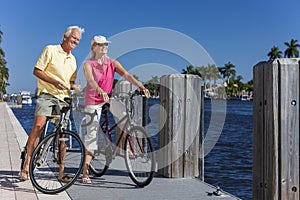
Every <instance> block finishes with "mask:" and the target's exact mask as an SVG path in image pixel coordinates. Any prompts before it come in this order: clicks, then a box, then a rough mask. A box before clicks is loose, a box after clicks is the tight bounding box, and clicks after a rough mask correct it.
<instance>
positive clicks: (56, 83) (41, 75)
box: [33, 67, 69, 90]
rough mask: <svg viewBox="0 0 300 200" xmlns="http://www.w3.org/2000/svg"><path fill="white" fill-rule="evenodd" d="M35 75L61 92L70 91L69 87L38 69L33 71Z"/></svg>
mask: <svg viewBox="0 0 300 200" xmlns="http://www.w3.org/2000/svg"><path fill="white" fill-rule="evenodd" d="M33 74H34V75H35V76H36V77H38V78H39V79H41V80H43V81H46V82H48V83H50V84H52V85H54V86H55V87H56V88H57V89H59V90H69V88H68V87H67V86H65V84H63V83H61V82H60V81H58V80H55V79H54V78H51V77H49V76H48V75H47V74H46V73H45V72H44V71H42V70H40V69H38V68H36V67H35V68H34V70H33Z"/></svg>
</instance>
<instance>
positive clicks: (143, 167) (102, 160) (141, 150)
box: [89, 90, 155, 187]
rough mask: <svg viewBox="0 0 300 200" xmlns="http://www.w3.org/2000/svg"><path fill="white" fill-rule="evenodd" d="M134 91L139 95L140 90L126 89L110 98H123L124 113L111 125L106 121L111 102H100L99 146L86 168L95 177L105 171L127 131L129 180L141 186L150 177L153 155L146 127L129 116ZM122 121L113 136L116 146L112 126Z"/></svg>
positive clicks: (153, 161) (132, 109)
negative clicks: (117, 134)
mask: <svg viewBox="0 0 300 200" xmlns="http://www.w3.org/2000/svg"><path fill="white" fill-rule="evenodd" d="M137 95H141V92H140V91H138V90H135V91H134V92H129V93H128V95H127V96H121V97H112V98H110V99H115V100H120V101H123V102H125V108H126V115H125V116H124V117H122V118H121V119H119V120H118V121H117V122H115V123H114V124H113V125H110V124H109V117H108V110H109V106H110V104H109V103H105V104H104V105H103V106H102V113H101V119H102V121H100V123H99V126H100V128H98V133H97V136H98V139H97V140H98V149H97V150H96V151H95V152H94V154H93V159H92V161H91V164H90V166H89V169H90V171H91V172H92V173H93V175H94V176H96V177H100V176H102V175H104V174H105V173H106V171H107V170H108V168H109V165H110V164H111V162H112V160H113V159H114V158H115V157H116V155H117V151H118V147H119V145H120V142H121V139H122V138H123V137H124V134H126V139H125V144H124V147H123V150H124V152H125V155H124V159H125V164H126V168H127V170H128V173H129V176H130V178H131V179H132V181H133V182H134V183H135V184H136V185H138V186H139V187H144V186H146V185H148V184H149V183H150V182H151V181H152V179H153V175H154V171H155V155H154V148H153V145H152V142H151V139H150V138H149V137H148V135H147V133H146V131H145V129H144V128H143V127H141V126H136V125H135V124H134V122H133V120H132V118H133V115H134V97H135V96H137ZM94 115H95V113H94ZM124 122H125V123H124ZM122 123H123V125H122V126H123V128H122V130H121V133H120V136H119V137H118V139H117V140H116V141H117V142H116V144H115V146H113V143H112V135H111V133H112V130H114V129H116V127H118V126H119V125H120V124H122Z"/></svg>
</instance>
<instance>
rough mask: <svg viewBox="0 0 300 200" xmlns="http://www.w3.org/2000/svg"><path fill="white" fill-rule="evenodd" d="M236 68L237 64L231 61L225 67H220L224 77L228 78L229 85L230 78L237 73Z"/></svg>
mask: <svg viewBox="0 0 300 200" xmlns="http://www.w3.org/2000/svg"><path fill="white" fill-rule="evenodd" d="M234 68H235V65H234V64H232V63H231V62H228V63H226V64H225V66H224V67H219V71H220V73H221V75H222V76H223V78H226V82H227V85H229V79H230V78H231V77H234V76H235V74H236V71H235V69H234Z"/></svg>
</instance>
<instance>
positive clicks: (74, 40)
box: [64, 29, 80, 50]
mask: <svg viewBox="0 0 300 200" xmlns="http://www.w3.org/2000/svg"><path fill="white" fill-rule="evenodd" d="M79 41H80V33H79V31H78V30H76V29H73V30H72V32H71V34H70V35H69V37H65V39H64V42H65V43H66V44H67V46H68V47H69V49H70V50H73V49H75V47H77V45H78V44H79Z"/></svg>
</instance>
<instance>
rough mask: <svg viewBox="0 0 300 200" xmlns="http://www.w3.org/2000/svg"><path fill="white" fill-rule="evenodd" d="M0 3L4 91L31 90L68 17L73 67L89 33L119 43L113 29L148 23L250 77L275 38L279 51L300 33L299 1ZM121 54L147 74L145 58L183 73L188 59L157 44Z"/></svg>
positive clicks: (121, 58) (81, 57) (86, 49)
mask: <svg viewBox="0 0 300 200" xmlns="http://www.w3.org/2000/svg"><path fill="white" fill-rule="evenodd" d="M0 2H1V4H0V5H1V9H0V26H1V30H2V32H3V41H2V43H1V48H2V49H3V50H4V52H5V59H6V60H7V67H8V68H9V73H10V78H9V83H10V84H11V86H9V87H8V88H7V91H8V93H13V92H19V91H20V90H30V91H32V92H34V90H35V88H36V77H35V76H33V75H32V72H33V67H34V64H35V62H36V60H37V58H38V56H39V55H40V53H41V51H42V49H43V48H44V46H45V45H48V44H59V43H60V42H61V38H62V34H63V32H64V30H65V28H66V27H67V26H69V25H74V24H75V25H79V26H82V27H84V28H85V33H84V34H83V36H82V40H81V42H80V44H79V45H78V47H77V48H76V49H75V50H74V51H73V54H74V55H75V56H76V58H77V64H78V67H79V70H80V68H81V64H82V62H83V61H84V60H85V59H86V57H87V56H88V53H89V49H90V40H91V38H92V36H93V35H97V34H102V35H105V36H107V37H108V38H111V39H112V44H111V45H110V46H111V48H115V49H117V48H119V47H120V46H121V45H120V43H119V44H118V45H117V43H114V41H118V40H113V39H114V38H117V37H116V36H118V35H119V34H122V33H124V32H125V33H126V31H127V32H128V31H130V30H136V29H138V30H140V29H142V30H147V27H154V28H161V29H162V30H168V31H175V32H176V33H178V34H183V35H184V36H185V37H186V39H187V40H188V39H191V40H193V41H195V42H196V43H198V44H199V45H200V46H201V47H203V49H204V51H205V52H206V53H207V54H208V55H209V56H210V58H212V60H213V61H214V63H215V64H216V65H217V66H224V64H225V63H227V62H229V61H230V62H231V63H233V64H234V65H235V66H236V71H237V75H242V76H243V77H244V79H243V81H244V82H246V81H249V80H251V79H252V78H253V77H252V70H253V66H254V65H255V64H256V63H258V62H259V61H262V60H267V59H268V57H267V53H268V52H269V51H270V49H271V48H272V46H273V45H276V46H278V47H279V48H280V50H281V51H284V50H285V46H284V44H283V43H284V42H287V41H288V42H289V41H290V40H291V39H298V40H299V39H300V37H299V36H300V35H299V33H300V20H299V19H300V13H299V9H300V1H299V0H286V1H279V0H251V1H249V0H185V1H174V0H152V1H142V0H139V1H137V0H132V1H121V0H120V1H115V0H110V1H100V0H95V1H92V0H90V1H79V0H78V1H57V0H52V1H40V0H39V1H37V0H32V1H30V0H28V1H16V0H10V1H7V0H0ZM65 2H66V3H65ZM133 32H134V31H133ZM142 39H145V35H143V37H142ZM160 39H162V40H164V38H160ZM149 40H153V43H155V44H157V41H154V40H156V38H151V36H150V37H149ZM138 42H139V40H138V38H137V39H136V40H135V39H131V40H130V41H128V44H127V45H129V44H130V43H138ZM173 44H174V45H175V46H176V47H177V48H178V49H181V48H182V49H185V47H184V45H186V44H189V43H188V42H186V40H185V39H183V40H178V41H176V40H174V41H173ZM114 45H115V46H114ZM191 51H192V50H191ZM125 53H126V54H124V55H123V54H122V55H121V56H119V57H118V58H117V59H118V60H119V61H120V62H121V63H122V64H123V66H124V67H125V68H126V69H127V70H131V69H134V68H135V67H137V66H143V67H146V68H147V69H148V71H147V70H145V74H148V75H149V76H151V75H152V74H151V73H150V72H151V71H152V72H153V71H156V70H157V68H155V67H153V68H152V67H151V63H156V64H157V65H156V66H164V67H166V68H171V69H172V70H173V71H174V72H176V71H178V72H181V70H182V69H183V68H185V67H186V65H187V64H189V62H188V61H187V60H185V58H182V57H180V56H178V55H176V53H174V52H172V51H171V52H167V51H165V50H161V49H151V48H144V49H143V51H141V50H134V51H130V52H125ZM188 53H193V54H195V53H197V52H188ZM184 54H185V53H184ZM185 55H186V54H185ZM204 62H205V61H204ZM149 63H150V64H149ZM192 64H195V65H202V64H203V63H192ZM204 65H205V63H204ZM146 68H144V69H146ZM172 70H171V71H172ZM171 71H169V72H171ZM164 73H166V72H162V73H161V75H164ZM157 75H159V74H157Z"/></svg>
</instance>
